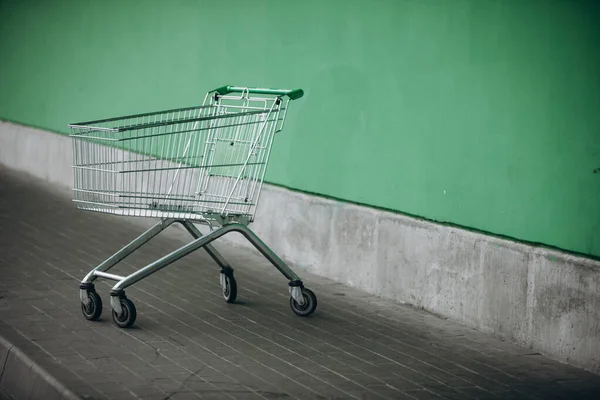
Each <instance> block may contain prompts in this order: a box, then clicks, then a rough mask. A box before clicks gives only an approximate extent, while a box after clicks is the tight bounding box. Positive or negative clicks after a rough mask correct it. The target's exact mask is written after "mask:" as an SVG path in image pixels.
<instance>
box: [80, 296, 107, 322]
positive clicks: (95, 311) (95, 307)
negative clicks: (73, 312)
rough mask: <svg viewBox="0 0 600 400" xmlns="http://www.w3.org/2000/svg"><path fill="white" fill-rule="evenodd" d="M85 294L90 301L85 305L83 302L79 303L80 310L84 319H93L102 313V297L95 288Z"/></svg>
mask: <svg viewBox="0 0 600 400" xmlns="http://www.w3.org/2000/svg"><path fill="white" fill-rule="evenodd" d="M87 296H88V299H89V300H90V302H89V303H88V304H87V305H86V304H85V303H83V302H82V303H81V312H82V313H83V316H84V317H85V319H87V320H90V321H95V320H97V319H98V318H100V314H102V299H101V298H100V295H98V293H96V291H95V290H88V292H87Z"/></svg>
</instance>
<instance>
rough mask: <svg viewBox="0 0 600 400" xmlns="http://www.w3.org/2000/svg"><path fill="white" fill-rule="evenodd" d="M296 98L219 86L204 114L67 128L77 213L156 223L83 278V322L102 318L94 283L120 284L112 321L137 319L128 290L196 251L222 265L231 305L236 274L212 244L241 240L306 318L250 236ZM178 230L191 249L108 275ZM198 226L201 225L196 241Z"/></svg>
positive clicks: (308, 308)
mask: <svg viewBox="0 0 600 400" xmlns="http://www.w3.org/2000/svg"><path fill="white" fill-rule="evenodd" d="M303 94H304V92H303V91H302V90H301V89H297V90H277V89H253V88H244V87H236V86H223V87H220V88H218V89H216V90H213V91H211V92H209V93H207V95H206V97H205V98H204V102H203V104H202V106H198V107H188V108H180V109H175V110H167V111H161V112H153V113H147V114H138V115H130V116H125V117H119V118H111V119H105V120H99V121H92V122H83V123H77V124H71V125H69V127H70V128H71V132H72V133H71V135H70V136H71V137H72V139H73V157H74V165H73V169H74V189H73V190H74V199H73V201H74V202H75V203H76V205H77V207H78V208H80V209H83V210H89V211H98V212H103V213H109V214H115V215H122V216H138V217H150V218H158V219H160V221H159V222H157V223H156V224H155V225H154V226H153V227H152V228H150V229H148V230H147V231H146V232H144V233H143V234H141V235H140V236H139V237H138V238H136V239H135V240H133V241H132V242H131V243H129V244H128V245H126V246H125V247H123V248H122V249H121V250H119V251H118V252H116V253H115V254H114V255H112V256H111V257H110V258H108V259H107V260H105V261H104V262H103V263H101V264H100V265H98V266H97V267H96V268H94V269H93V270H92V271H90V272H89V273H88V274H87V275H86V276H85V278H84V279H83V281H82V282H81V285H80V298H81V309H82V311H83V315H84V316H85V318H87V319H88V320H96V319H98V318H99V317H100V314H101V312H102V300H101V298H100V296H99V295H98V293H97V292H96V290H95V288H94V280H95V279H97V278H106V279H110V280H114V281H117V283H116V284H115V285H114V287H113V288H112V290H111V292H110V296H111V297H110V305H111V307H112V316H113V320H114V322H115V323H116V324H117V325H118V326H119V327H122V328H126V327H129V326H131V325H132V324H133V323H134V322H135V319H136V308H135V306H134V304H133V302H132V301H131V300H129V299H128V298H127V297H126V296H125V289H126V288H127V287H129V286H131V285H133V284H134V283H136V282H138V281H140V280H142V279H144V278H146V277H147V276H149V275H151V274H153V273H155V272H156V271H158V270H160V269H162V268H164V267H166V266H168V265H169V264H171V263H173V262H174V261H177V260H179V259H180V258H182V257H184V256H186V255H188V254H190V253H191V252H193V251H196V250H198V249H200V248H203V249H204V250H206V252H207V253H208V254H209V255H210V257H212V259H213V260H214V261H215V262H216V263H217V264H218V266H219V267H220V284H221V289H222V293H223V297H224V298H225V300H226V301H227V302H229V303H233V302H234V301H235V299H236V296H237V283H236V281H235V278H234V275H233V269H232V268H231V266H230V265H229V264H228V263H227V261H225V258H223V256H222V255H221V254H219V252H217V250H216V249H215V248H214V247H213V246H212V245H211V242H213V241H214V240H216V239H218V238H220V237H221V236H223V235H225V234H226V233H228V232H232V231H237V232H240V233H242V234H243V235H244V236H245V237H246V238H247V239H248V240H249V241H250V243H252V244H253V245H254V247H256V249H258V250H259V251H260V252H261V253H262V254H263V255H264V256H265V257H266V258H267V259H268V260H269V261H270V262H271V263H272V264H273V265H274V266H275V268H277V269H278V270H279V271H280V272H281V273H282V274H283V275H284V276H285V277H286V278H287V279H288V280H289V291H290V305H291V308H292V310H293V311H294V312H295V313H296V314H297V315H300V316H307V315H310V314H312V313H313V312H314V311H315V309H316V307H317V298H316V296H315V295H314V293H313V292H312V291H310V290H309V289H307V288H305V287H304V285H303V283H302V280H301V279H300V278H299V277H298V275H296V274H295V273H294V272H293V271H292V269H290V268H289V267H288V266H287V265H286V264H285V263H284V262H283V261H282V260H281V259H280V258H279V257H278V256H277V255H276V254H275V253H274V252H273V251H272V250H271V249H270V248H269V247H268V246H267V245H266V244H264V243H263V242H262V241H261V240H260V239H259V238H258V236H256V234H255V233H254V232H252V231H251V230H250V229H249V228H248V224H250V223H251V222H252V221H253V220H254V214H255V212H256V207H257V204H258V200H259V197H260V192H261V188H262V184H263V179H264V176H265V172H266V169H267V164H268V161H269V155H270V152H271V146H272V144H273V138H274V136H275V133H277V132H279V131H281V130H282V129H283V124H284V122H285V117H286V114H287V110H288V105H289V102H290V100H295V99H298V98H300V97H302V96H303ZM175 222H177V223H180V224H181V225H183V227H184V228H185V229H186V230H187V231H188V232H189V233H190V234H191V235H192V236H193V238H194V240H193V241H192V242H190V243H189V244H187V245H185V246H182V247H181V248H179V249H177V250H175V251H173V252H172V253H170V254H167V255H166V256H164V257H162V258H160V259H158V260H156V261H154V262H152V263H151V264H149V265H147V266H145V267H143V268H141V269H139V270H137V271H136V272H134V273H132V274H130V275H128V276H119V275H115V274H111V273H108V272H107V271H108V270H109V269H110V268H112V267H113V266H115V265H116V264H117V263H119V262H120V261H122V260H123V259H124V258H125V257H127V256H128V255H130V254H132V253H133V252H134V251H136V250H137V249H138V248H140V247H141V246H142V245H144V244H145V243H147V242H148V241H149V240H150V239H152V238H153V237H154V236H156V235H158V234H159V233H160V232H162V231H163V230H164V229H166V228H167V227H168V226H169V225H171V224H173V223H175ZM195 223H201V224H205V225H207V226H208V227H209V228H210V232H209V233H208V234H206V235H203V234H202V233H201V232H200V231H199V230H198V228H197V227H196V225H195Z"/></svg>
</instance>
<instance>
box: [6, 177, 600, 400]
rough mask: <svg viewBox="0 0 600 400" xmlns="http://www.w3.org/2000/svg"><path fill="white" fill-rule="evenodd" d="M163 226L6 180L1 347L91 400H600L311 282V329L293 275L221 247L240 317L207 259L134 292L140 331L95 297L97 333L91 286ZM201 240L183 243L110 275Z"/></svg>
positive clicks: (591, 390) (599, 380) (597, 384)
mask: <svg viewBox="0 0 600 400" xmlns="http://www.w3.org/2000/svg"><path fill="white" fill-rule="evenodd" d="M150 223H151V222H150V221H143V220H135V221H132V220H131V219H126V218H119V217H114V216H108V215H104V214H97V213H91V212H83V211H78V210H76V209H75V208H74V207H73V205H72V203H71V202H70V192H69V191H68V190H65V189H60V188H54V187H52V186H51V185H49V184H47V183H46V182H41V181H39V180H36V179H33V178H31V177H29V176H27V175H24V174H21V173H16V172H13V171H10V170H7V169H1V168H0V321H2V326H0V328H1V329H0V334H2V332H5V333H6V332H8V333H11V332H12V333H11V334H12V335H13V336H14V335H16V336H18V337H19V338H21V340H20V343H22V345H21V349H22V350H23V351H24V352H26V353H27V355H28V356H29V357H31V358H32V359H34V360H36V361H37V362H39V363H40V365H42V366H43V367H44V368H46V369H47V370H48V371H50V372H51V373H52V374H53V375H54V376H56V378H57V379H59V380H60V381H61V382H62V383H63V384H64V385H65V386H67V387H68V388H70V389H71V390H72V391H73V392H75V393H76V394H78V395H80V396H82V397H85V396H87V397H88V398H90V399H135V398H139V399H148V400H153V399H161V400H166V399H173V400H175V399H199V398H202V399H302V400H304V399H440V398H444V399H600V376H597V375H594V374H592V373H590V372H586V371H583V370H580V369H577V368H574V367H571V366H568V365H564V364H561V363H558V362H555V361H552V360H550V359H548V358H546V357H544V356H542V355H540V354H537V353H534V352H532V351H531V350H528V349H524V348H519V347H517V346H515V345H512V344H509V343H506V342H503V341H501V340H499V339H496V338H493V337H490V336H488V335H485V334H483V333H480V332H477V331H474V330H472V329H469V328H465V327H463V326H460V325H458V324H456V323H453V322H451V321H448V320H445V319H442V318H439V317H436V316H434V315H431V314H429V313H426V312H423V311H420V310H415V309H413V308H411V307H407V306H401V305H398V304H395V303H393V302H391V301H386V300H382V299H379V298H376V297H374V296H369V295H366V294H365V293H362V292H360V291H357V290H354V289H351V288H348V287H345V286H342V285H340V284H336V283H334V282H332V281H329V280H324V279H322V278H318V277H316V276H313V275H310V274H306V273H304V272H303V271H302V270H301V269H299V268H296V272H298V273H299V274H300V275H301V276H302V278H303V280H304V281H305V284H306V285H307V287H309V288H311V289H313V290H314V291H315V293H316V294H317V296H318V300H319V306H318V309H317V311H316V312H315V314H314V315H313V316H311V317H308V318H300V317H297V316H296V315H295V314H293V312H292V311H291V309H290V307H289V295H288V288H287V281H286V280H285V279H284V278H283V276H281V274H279V272H277V271H276V270H275V269H274V268H273V267H272V266H271V265H270V264H269V263H268V262H267V261H266V260H264V259H263V258H261V257H260V256H259V255H258V254H255V253H253V252H249V251H248V250H246V249H244V248H240V247H231V246H228V245H227V243H226V242H223V241H222V240H221V241H220V242H217V248H218V249H219V250H220V251H221V252H222V253H223V255H224V256H225V257H226V258H227V260H228V261H229V262H230V263H231V264H232V266H233V268H234V269H235V271H236V278H237V282H238V286H239V293H238V299H239V301H238V303H237V304H227V303H225V302H224V300H223V299H222V297H221V294H220V285H219V279H218V278H219V274H218V267H217V266H216V265H215V264H214V262H213V261H212V260H211V259H210V258H209V257H208V256H207V255H206V254H205V253H204V252H203V251H197V252H195V253H193V254H191V255H189V256H188V257H186V258H184V259H182V260H180V261H178V262H176V263H175V264H173V265H171V266H169V267H168V268H165V269H164V270H162V271H159V272H158V273H156V274H154V275H152V276H151V277H149V278H147V279H145V280H143V281H141V282H140V283H138V284H136V285H134V286H133V287H131V288H129V289H128V290H127V295H128V297H129V298H130V299H131V300H132V301H133V302H134V303H135V305H136V307H137V310H138V318H137V322H136V325H135V326H134V327H133V328H131V329H125V330H124V329H119V328H117V327H116V326H115V325H114V324H113V322H112V319H111V316H110V306H109V295H108V292H109V290H110V287H111V286H110V282H106V281H97V282H99V283H97V285H96V287H97V290H98V292H99V294H100V295H101V296H102V299H103V301H104V311H103V316H102V317H101V319H100V320H99V321H96V322H89V321H87V320H85V319H84V318H83V316H82V315H81V308H80V302H79V293H78V284H79V281H80V280H81V278H82V277H83V276H84V275H85V274H86V273H87V272H89V270H90V269H91V268H93V267H94V266H95V265H97V264H98V263H99V262H101V261H103V260H104V259H106V258H107V257H109V256H110V255H111V254H112V253H113V252H115V251H116V250H118V249H119V248H121V247H122V246H123V245H125V244H126V243H128V242H129V241H130V240H132V239H133V238H135V237H136V236H137V235H139V234H140V233H141V232H142V231H143V230H144V226H149V225H150ZM189 240H190V237H188V234H187V233H186V232H184V231H183V230H182V229H178V228H169V229H168V230H167V231H166V232H165V233H163V234H162V235H159V236H158V237H157V238H155V239H153V241H152V242H150V244H149V245H147V246H144V247H142V249H141V250H140V251H138V252H137V253H135V254H134V255H132V256H130V257H129V258H127V259H126V260H125V261H124V262H123V263H121V264H120V265H118V266H116V267H115V268H113V269H112V270H111V272H113V273H117V274H127V273H129V272H131V271H133V270H134V268H139V267H141V266H144V265H146V264H148V263H149V262H151V261H153V260H155V259H156V258H158V257H161V256H163V255H165V254H167V253H168V252H170V251H172V250H173V249H175V248H177V247H179V246H181V245H182V244H183V243H185V242H187V241H189ZM275 250H277V249H275ZM365 268H369V266H365ZM9 331H10V332H9Z"/></svg>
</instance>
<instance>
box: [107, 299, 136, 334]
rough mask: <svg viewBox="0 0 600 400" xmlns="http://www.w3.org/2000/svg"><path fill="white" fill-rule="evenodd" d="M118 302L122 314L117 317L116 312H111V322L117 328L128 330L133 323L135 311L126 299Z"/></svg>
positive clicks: (131, 303)
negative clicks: (113, 322)
mask: <svg viewBox="0 0 600 400" xmlns="http://www.w3.org/2000/svg"><path fill="white" fill-rule="evenodd" d="M120 301H121V308H122V309H123V313H122V314H121V315H117V312H116V311H115V310H113V312H112V316H113V321H115V324H117V326H118V327H119V328H129V327H130V326H131V325H133V323H134V322H135V318H136V317H137V311H136V310H135V306H134V305H133V302H132V301H131V300H129V299H128V298H126V297H124V298H122V299H120Z"/></svg>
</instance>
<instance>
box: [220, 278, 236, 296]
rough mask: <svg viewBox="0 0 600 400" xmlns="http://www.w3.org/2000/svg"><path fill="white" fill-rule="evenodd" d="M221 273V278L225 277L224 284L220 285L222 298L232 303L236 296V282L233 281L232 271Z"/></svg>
mask: <svg viewBox="0 0 600 400" xmlns="http://www.w3.org/2000/svg"><path fill="white" fill-rule="evenodd" d="M222 274H223V278H224V279H225V281H224V284H223V285H222V286H221V289H222V292H223V298H224V299H225V301H226V302H228V303H233V302H235V299H236V298H237V283H236V282H235V277H234V276H233V271H231V272H225V273H222Z"/></svg>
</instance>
